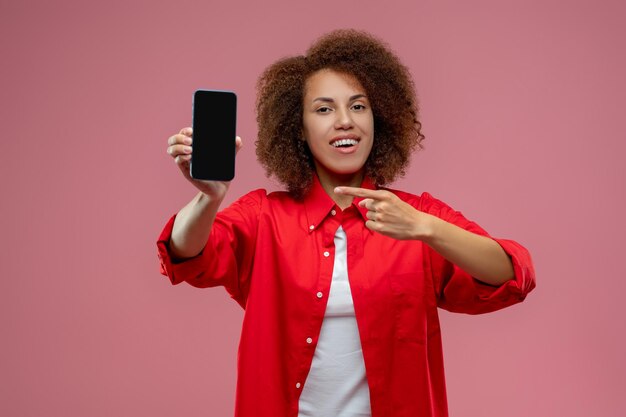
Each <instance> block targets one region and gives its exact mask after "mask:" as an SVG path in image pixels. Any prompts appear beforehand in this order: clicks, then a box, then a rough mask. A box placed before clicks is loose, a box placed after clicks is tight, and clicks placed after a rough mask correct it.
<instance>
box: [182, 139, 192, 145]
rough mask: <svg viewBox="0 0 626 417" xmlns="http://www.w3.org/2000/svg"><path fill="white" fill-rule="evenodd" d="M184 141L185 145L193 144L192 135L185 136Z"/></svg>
mask: <svg viewBox="0 0 626 417" xmlns="http://www.w3.org/2000/svg"><path fill="white" fill-rule="evenodd" d="M183 143H184V144H185V145H191V138H190V137H186V138H184V139H183Z"/></svg>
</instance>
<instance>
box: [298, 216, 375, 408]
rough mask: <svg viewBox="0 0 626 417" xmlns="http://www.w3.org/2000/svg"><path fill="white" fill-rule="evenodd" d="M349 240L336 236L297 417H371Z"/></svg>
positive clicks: (339, 234)
mask: <svg viewBox="0 0 626 417" xmlns="http://www.w3.org/2000/svg"><path fill="white" fill-rule="evenodd" d="M347 246H348V245H347V237H346V233H345V232H344V231H343V229H342V228H341V226H339V229H337V232H336V233H335V263H334V266H333V278H332V282H331V285H330V294H329V298H328V304H327V306H326V313H325V315H324V321H323V323H322V329H321V331H320V337H319V340H318V342H317V346H316V348H315V355H314V356H313V363H312V364H311V369H310V371H309V375H308V376H307V379H306V382H305V383H304V387H303V389H302V394H301V395H300V403H299V410H300V412H299V413H298V417H371V415H372V412H371V407H370V392H369V387H368V386H367V377H366V374H365V363H364V361H363V351H362V350H361V339H360V338H359V329H358V327H357V323H356V317H355V315H354V304H353V303H352V293H351V292H350V282H349V281H348V263H347V259H346V249H347Z"/></svg>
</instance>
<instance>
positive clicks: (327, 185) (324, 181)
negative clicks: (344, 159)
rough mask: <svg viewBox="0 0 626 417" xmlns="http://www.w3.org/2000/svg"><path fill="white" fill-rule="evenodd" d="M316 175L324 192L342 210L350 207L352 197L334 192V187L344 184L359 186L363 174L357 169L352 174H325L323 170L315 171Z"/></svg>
mask: <svg viewBox="0 0 626 417" xmlns="http://www.w3.org/2000/svg"><path fill="white" fill-rule="evenodd" d="M317 177H318V178H319V180H320V184H321V185H322V188H323V189H324V191H326V194H328V195H329V196H330V198H332V199H333V201H334V202H335V204H337V205H338V206H339V208H340V209H342V210H344V209H346V208H348V207H350V204H352V200H354V197H352V196H349V195H339V194H335V187H339V186H344V187H360V186H361V183H362V182H363V177H364V174H363V172H362V171H359V172H357V173H354V174H347V175H336V174H335V175H327V174H326V173H324V172H320V171H319V170H318V171H317Z"/></svg>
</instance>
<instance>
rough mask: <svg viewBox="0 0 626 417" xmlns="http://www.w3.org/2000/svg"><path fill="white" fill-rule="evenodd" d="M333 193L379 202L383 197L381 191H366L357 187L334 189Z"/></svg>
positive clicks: (383, 193)
mask: <svg viewBox="0 0 626 417" xmlns="http://www.w3.org/2000/svg"><path fill="white" fill-rule="evenodd" d="M335 193H337V194H345V195H351V196H353V197H362V198H371V199H373V200H380V199H382V198H383V197H384V195H385V192H384V191H383V190H368V189H367V188H359V187H335Z"/></svg>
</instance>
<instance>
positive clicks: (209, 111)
mask: <svg viewBox="0 0 626 417" xmlns="http://www.w3.org/2000/svg"><path fill="white" fill-rule="evenodd" d="M236 118H237V96H236V95H235V93H233V92H230V91H212V90H197V91H196V92H195V93H194V96H193V144H192V149H193V151H192V154H191V177H192V178H195V179H200V180H215V181H230V180H232V179H233V178H234V176H235V129H236Z"/></svg>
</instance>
